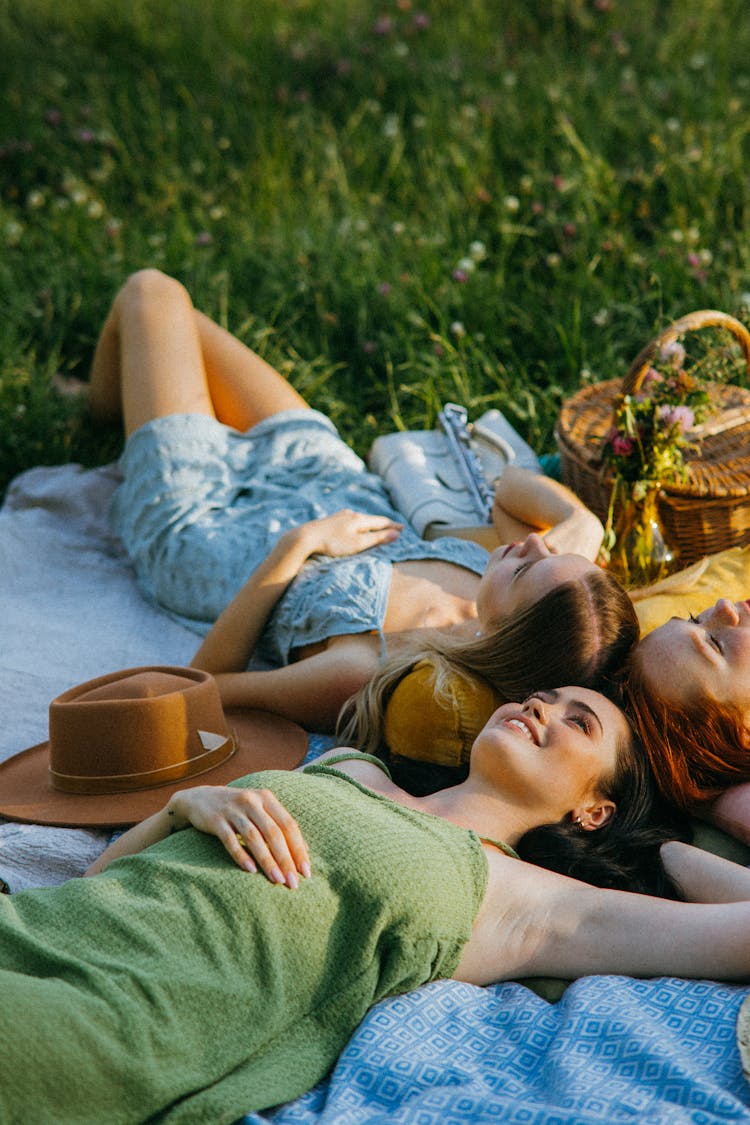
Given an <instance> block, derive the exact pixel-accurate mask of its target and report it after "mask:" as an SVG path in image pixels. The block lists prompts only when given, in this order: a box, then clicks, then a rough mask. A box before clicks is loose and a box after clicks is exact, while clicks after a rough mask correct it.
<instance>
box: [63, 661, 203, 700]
mask: <svg viewBox="0 0 750 1125" xmlns="http://www.w3.org/2000/svg"><path fill="white" fill-rule="evenodd" d="M91 682H92V683H95V684H97V685H98V686H96V687H92V688H90V689H89V690H80V689H79V690H76V689H74V691H75V695H73V696H72V697H71V698H70V699H68V698H67V697H68V696H69V695H70V694H71V693H69V692H65V693H64V695H62V696H59V697H58V698H59V699H61V700H63V701H65V702H70V703H73V702H76V703H91V702H94V701H95V700H108V699H109V700H114V699H125V700H129V699H153V698H154V697H155V696H157V695H169V693H170V692H173V691H177V692H183V691H185V689H186V688H187V687H188V686H190V685H191V684H192V683H195V682H196V681H195V680H194V679H193V678H192V677H189V676H188V675H186V674H185V672H182V671H181V672H179V673H177V672H165V671H162V670H161V669H159V668H143V669H136V670H135V671H133V672H130V671H125V672H122V673H119V674H117V676H116V678H115V679H110V678H105V682H104V683H101V682H100V681H99V680H94V681H91ZM86 687H87V685H86V684H84V685H83V688H86ZM53 702H56V700H54V701H53Z"/></svg>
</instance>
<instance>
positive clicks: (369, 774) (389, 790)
mask: <svg viewBox="0 0 750 1125" xmlns="http://www.w3.org/2000/svg"><path fill="white" fill-rule="evenodd" d="M342 754H353V755H354V754H359V751H358V750H355V749H354V747H352V746H337V747H336V748H335V749H333V750H326V752H325V753H324V754H321V755H320V757H319V758H316V759H315V764H316V765H317V764H318V763H320V764H321V765H325V764H326V763H327V762H331V761H332V760H335V759H336V758H338V757H340V756H341V755H342ZM336 769H337V770H340V771H341V773H345V774H346V775H347V776H348V777H353V778H354V780H355V781H359V782H361V783H362V785H366V786H367V788H368V789H372V790H373V791H374V792H376V793H383V794H385V795H386V796H389V797H393V798H395V799H398V798H399V796H401V795H402V794H403V790H402V789H400V788H399V786H398V785H396V784H395V783H394V782H393V781H391V779H390V778H389V777H388V774H387V773H386V772H385V770H383V769H381V767H380V766H378V765H376V764H375V763H374V762H370V761H367V759H366V758H359V757H351V758H346V759H344V760H343V761H339V762H336Z"/></svg>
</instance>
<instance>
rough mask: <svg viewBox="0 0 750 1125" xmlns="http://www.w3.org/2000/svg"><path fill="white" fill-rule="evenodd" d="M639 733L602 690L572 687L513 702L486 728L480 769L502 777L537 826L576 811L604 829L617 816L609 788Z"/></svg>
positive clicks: (475, 755)
mask: <svg viewBox="0 0 750 1125" xmlns="http://www.w3.org/2000/svg"><path fill="white" fill-rule="evenodd" d="M630 739H631V734H630V728H629V727H628V724H627V721H626V719H625V716H624V715H623V713H622V712H621V711H620V709H619V708H618V707H616V706H615V705H614V703H611V702H610V701H609V700H608V699H606V698H605V697H604V696H603V695H600V694H599V693H598V692H595V691H589V690H587V689H586V688H576V687H566V688H559V689H558V690H556V691H543V692H538V693H536V694H535V695H533V696H531V697H530V698H529V699H527V700H526V701H525V702H524V703H506V704H504V705H503V706H502V707H499V708H498V710H497V711H495V713H494V715H492V717H491V718H490V720H489V722H488V723H487V724H486V725H485V727H484V728H483V729H482V731H480V733H479V735H478V736H477V739H476V741H475V743H474V746H473V749H472V753H471V771H472V774H474V773H475V772H478V773H480V774H482V775H483V776H485V777H490V778H493V779H494V783H495V784H496V785H497V786H498V787H499V788H500V790H501V792H502V794H503V796H504V797H505V798H507V799H510V800H516V801H519V802H521V803H522V804H523V805H524V807H526V808H528V809H529V810H530V811H531V812H532V813H533V817H534V818H535V819H536V823H539V824H541V823H545V822H553V821H557V820H560V819H561V818H562V817H564V816H565V815H567V814H568V813H572V814H573V817H574V819H576V818H578V817H580V818H581V820H582V827H584V828H597V827H600V826H601V825H602V824H604V823H606V822H607V821H608V820H609V818H610V817H611V816H612V814H613V813H614V804H613V802H612V801H609V800H607V799H606V798H605V797H604V795H603V792H602V788H603V779H607V778H611V777H612V776H613V774H614V773H615V767H616V764H617V760H618V754H619V753H620V752H621V748H622V747H624V746H628V745H629V744H630Z"/></svg>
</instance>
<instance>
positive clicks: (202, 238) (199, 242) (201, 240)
mask: <svg viewBox="0 0 750 1125" xmlns="http://www.w3.org/2000/svg"><path fill="white" fill-rule="evenodd" d="M213 240H214V237H213V235H212V234H211V232H210V231H207V230H202V231H200V233H199V234H196V236H195V245H196V246H210V245H211V243H212V242H213Z"/></svg>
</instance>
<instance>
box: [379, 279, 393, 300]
mask: <svg viewBox="0 0 750 1125" xmlns="http://www.w3.org/2000/svg"><path fill="white" fill-rule="evenodd" d="M390 291H391V283H390V281H381V283H380V285H379V286H378V293H379V294H380V296H381V297H387V296H388V294H389V293H390Z"/></svg>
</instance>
